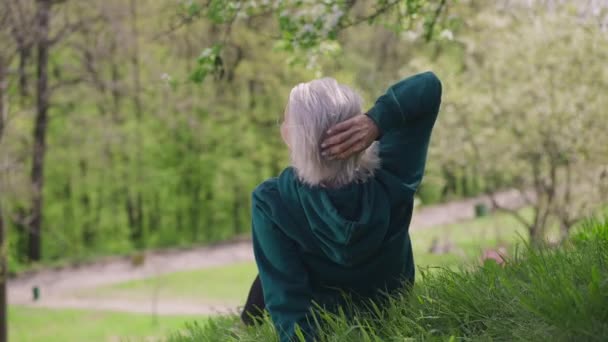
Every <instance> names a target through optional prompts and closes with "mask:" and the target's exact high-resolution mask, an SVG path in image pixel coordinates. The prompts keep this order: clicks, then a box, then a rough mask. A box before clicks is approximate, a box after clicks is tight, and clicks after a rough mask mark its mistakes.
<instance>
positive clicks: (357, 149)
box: [335, 141, 365, 159]
mask: <svg viewBox="0 0 608 342" xmlns="http://www.w3.org/2000/svg"><path fill="white" fill-rule="evenodd" d="M364 148H365V144H364V143H362V142H361V141H358V142H356V143H355V144H353V145H352V146H351V147H350V148H349V149H347V150H346V151H344V152H342V153H340V154H338V155H337V156H336V157H335V158H336V159H346V158H349V157H350V156H352V155H353V154H355V153H357V152H361V151H363V149H364Z"/></svg>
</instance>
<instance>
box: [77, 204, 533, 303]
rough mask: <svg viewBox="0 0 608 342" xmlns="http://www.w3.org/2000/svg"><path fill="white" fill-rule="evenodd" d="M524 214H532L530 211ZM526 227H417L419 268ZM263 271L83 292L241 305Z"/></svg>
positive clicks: (216, 272) (508, 220) (509, 239)
mask: <svg viewBox="0 0 608 342" xmlns="http://www.w3.org/2000/svg"><path fill="white" fill-rule="evenodd" d="M524 214H526V212H525V211H524ZM518 234H522V235H525V234H524V230H523V229H521V228H520V225H518V224H517V222H516V221H515V220H514V219H513V218H512V217H511V216H509V215H506V214H495V215H491V216H487V217H482V218H478V219H474V220H469V221H465V222H461V223H457V224H449V225H441V226H437V227H431V228H425V229H419V230H414V231H412V233H411V236H412V244H413V247H414V258H415V261H416V264H417V265H418V267H419V268H420V267H422V268H426V267H433V266H443V267H450V268H457V267H458V266H460V265H462V264H464V263H475V262H477V259H478V258H479V256H480V255H481V253H482V250H483V249H484V248H494V247H496V246H497V245H501V244H503V245H506V246H511V245H512V244H513V243H514V242H516V241H518V240H519V236H518ZM435 238H437V239H439V243H440V244H444V243H446V242H447V241H448V240H449V241H451V243H452V245H453V246H454V247H453V250H452V251H450V252H449V253H446V254H433V253H430V252H429V251H428V249H429V246H430V245H431V243H432V241H433V240H434V239H435ZM256 274H257V270H256V266H255V263H253V262H246V263H238V264H234V265H228V266H221V267H214V268H207V269H202V270H195V271H183V272H175V273H170V274H165V275H162V276H159V277H155V278H149V279H144V280H136V281H130V282H125V283H120V284H115V285H111V286H106V287H101V288H97V289H94V290H87V291H86V292H83V293H82V294H83V295H87V296H88V295H95V296H108V297H114V298H116V297H119V298H131V299H133V298H140V299H145V298H151V297H153V296H155V295H158V296H160V297H162V298H164V299H169V298H175V299H191V300H194V301H197V302H202V303H208V304H224V305H239V304H242V303H243V301H244V300H245V298H246V296H247V293H248V290H249V286H250V285H251V282H252V281H253V278H254V277H255V275H256Z"/></svg>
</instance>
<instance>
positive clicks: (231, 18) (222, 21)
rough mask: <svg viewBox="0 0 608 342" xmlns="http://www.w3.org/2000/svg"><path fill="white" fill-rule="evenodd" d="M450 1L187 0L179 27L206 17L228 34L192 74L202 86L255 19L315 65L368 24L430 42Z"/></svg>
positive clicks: (297, 56)
mask: <svg viewBox="0 0 608 342" xmlns="http://www.w3.org/2000/svg"><path fill="white" fill-rule="evenodd" d="M452 2H453V1H448V0H373V1H361V0H350V1H343V0H328V1H323V2H319V1H314V0H308V1H299V0H288V1H282V0H272V1H265V2H254V1H246V0H232V1H224V0H211V1H206V2H205V3H204V4H202V3H201V2H200V1H188V2H186V3H184V4H183V5H182V8H181V11H180V12H178V15H177V18H176V23H175V24H174V26H180V25H183V24H184V23H186V24H187V23H190V22H192V21H193V20H195V19H197V18H206V19H208V20H209V21H211V22H212V23H213V24H215V25H217V26H218V27H221V28H222V29H223V30H222V31H220V32H223V34H220V35H216V37H217V38H216V39H215V41H214V42H213V43H212V46H211V47H208V48H207V49H206V50H204V51H203V53H202V54H201V55H200V57H199V58H198V68H197V69H196V70H195V71H194V73H193V74H192V75H191V78H192V80H193V81H195V82H202V81H203V80H204V79H205V77H206V76H207V75H208V74H210V73H212V74H217V73H221V72H222V70H223V68H224V60H223V56H222V53H221V50H222V47H223V46H224V45H225V44H226V42H227V41H228V40H229V36H230V33H231V32H232V27H233V26H236V25H238V23H239V21H247V20H249V19H250V18H255V17H267V18H273V19H274V20H275V21H276V23H277V25H275V26H273V27H272V28H271V29H270V30H269V31H266V32H265V33H266V36H267V39H271V40H273V41H274V42H275V47H278V48H280V49H283V50H286V51H289V52H290V53H292V59H293V60H294V61H295V62H300V63H305V64H311V63H316V60H317V57H318V55H319V54H320V53H321V52H322V50H323V43H326V42H331V41H334V42H335V41H337V40H338V37H339V35H340V33H341V32H342V31H345V30H346V29H348V28H350V27H354V26H358V25H361V24H363V23H368V24H378V25H384V26H386V27H390V28H391V30H393V31H395V32H398V33H401V32H404V31H422V32H424V36H425V39H426V41H430V40H431V39H433V38H434V37H436V36H437V35H438V33H439V32H441V29H442V28H443V27H444V26H446V25H449V24H450V21H449V20H447V9H448V7H449V5H450V4H451V3H452Z"/></svg>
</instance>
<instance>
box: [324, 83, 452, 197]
mask: <svg viewBox="0 0 608 342" xmlns="http://www.w3.org/2000/svg"><path fill="white" fill-rule="evenodd" d="M441 93H442V86H441V82H440V81H439V79H438V78H437V76H436V75H435V74H434V73H432V72H424V73H421V74H417V75H414V76H410V77H408V78H406V79H404V80H402V81H400V82H397V83H396V84H394V85H392V86H391V87H389V88H388V90H387V91H386V93H385V94H384V95H382V96H380V97H379V98H378V99H377V100H376V102H375V104H374V106H373V108H372V109H370V110H369V112H367V113H366V115H359V116H356V117H354V118H352V119H349V120H346V121H344V122H341V123H339V124H337V125H335V126H334V127H332V128H330V130H329V131H328V132H327V133H328V136H327V138H326V139H325V140H324V141H323V143H322V145H321V146H322V148H323V153H324V155H325V156H327V157H328V158H339V159H342V158H349V157H350V156H352V155H353V154H354V153H358V152H360V151H362V150H364V149H366V148H367V147H369V146H370V144H371V143H372V142H373V141H374V140H378V139H379V140H380V151H379V153H380V159H381V160H382V168H383V169H385V170H387V171H389V172H390V173H392V174H394V175H395V176H397V177H399V178H400V179H401V180H402V182H403V183H404V185H406V186H407V187H409V188H411V189H412V190H413V191H415V190H416V189H417V187H418V185H419V184H420V181H421V179H422V174H423V172H424V166H425V161H426V155H427V150H428V145H429V140H430V136H431V130H432V129H433V125H434V124H435V120H436V118H437V113H438V112H439V105H440V104H441Z"/></svg>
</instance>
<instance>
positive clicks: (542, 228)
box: [439, 9, 608, 243]
mask: <svg viewBox="0 0 608 342" xmlns="http://www.w3.org/2000/svg"><path fill="white" fill-rule="evenodd" d="M530 11H531V10H530V9H527V10H525V11H517V10H514V11H510V12H509V13H498V12H494V13H491V12H490V13H488V12H485V13H483V14H482V16H483V17H482V18H481V17H480V18H481V19H479V20H483V21H484V22H487V21H488V20H494V22H497V23H500V25H499V26H497V27H494V29H492V30H488V29H487V27H486V29H484V30H482V31H481V32H482V33H478V34H476V36H475V37H470V36H469V37H466V38H463V40H464V41H465V46H466V49H467V51H466V56H467V59H466V61H465V64H464V70H465V71H464V72H463V73H462V74H460V75H458V76H455V77H454V78H452V79H450V80H449V81H448V82H446V83H447V84H449V87H450V89H449V90H448V92H446V93H447V94H450V95H449V98H448V99H447V100H446V102H445V104H444V112H445V113H444V116H443V120H440V121H439V122H440V125H441V126H442V128H443V129H445V130H446V131H447V130H448V129H449V132H450V133H449V134H446V135H445V136H444V137H443V138H444V139H445V140H444V141H443V143H442V145H441V150H440V151H439V153H441V154H443V156H444V158H445V161H446V162H448V161H452V162H459V163H462V164H465V165H468V166H469V167H472V168H474V169H475V170H476V172H478V174H479V175H481V176H482V177H483V179H484V181H485V186H486V187H492V185H493V183H494V182H496V181H500V178H501V177H505V176H506V177H509V179H510V180H509V182H508V183H509V184H512V185H514V186H515V187H517V189H518V190H519V194H520V198H521V200H522V201H523V202H524V203H527V205H528V206H530V208H531V209H532V215H531V217H527V216H526V215H522V214H521V212H519V211H517V210H512V208H507V207H504V206H503V205H501V204H500V203H497V202H496V201H495V200H494V199H493V196H490V197H491V198H492V201H493V204H494V206H496V207H497V208H498V209H501V210H505V211H507V212H509V213H511V214H512V215H514V216H515V217H516V218H517V219H518V220H519V221H520V222H521V223H522V224H523V225H524V226H525V227H527V229H528V232H529V234H530V238H531V240H532V242H534V243H540V242H542V241H543V240H544V239H545V238H546V234H547V229H548V228H549V227H550V226H552V225H557V226H559V227H560V236H561V238H562V239H564V238H566V237H567V235H568V233H569V230H570V229H571V227H573V226H574V225H575V224H576V223H577V222H578V221H579V220H581V219H582V218H584V217H586V216H587V215H590V214H592V213H593V212H594V210H596V209H598V208H601V206H602V203H606V201H607V198H606V191H605V189H606V185H607V184H608V180H607V178H608V177H607V176H606V175H607V172H608V159H607V158H608V136H607V135H606V134H605V132H606V130H607V129H608V125H607V124H606V123H607V122H608V113H606V111H605V108H608V99H606V97H605V96H602V94H604V93H606V92H607V91H608V82H606V79H607V78H606V72H607V70H606V69H605V67H604V63H603V62H602V61H605V60H606V58H608V48H607V46H608V44H606V43H607V40H608V38H607V37H606V35H605V34H604V33H602V32H601V27H598V26H597V25H596V24H595V21H587V22H584V21H581V20H580V18H579V17H578V16H577V15H576V14H575V13H571V12H568V10H567V9H559V10H555V11H548V12H547V11H546V10H544V9H538V11H532V12H530ZM530 14H532V15H530ZM472 38H475V39H472ZM467 42H469V44H467ZM450 91H451V93H450ZM471 94H473V95H471ZM453 156H458V158H456V159H457V160H454V157H453Z"/></svg>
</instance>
